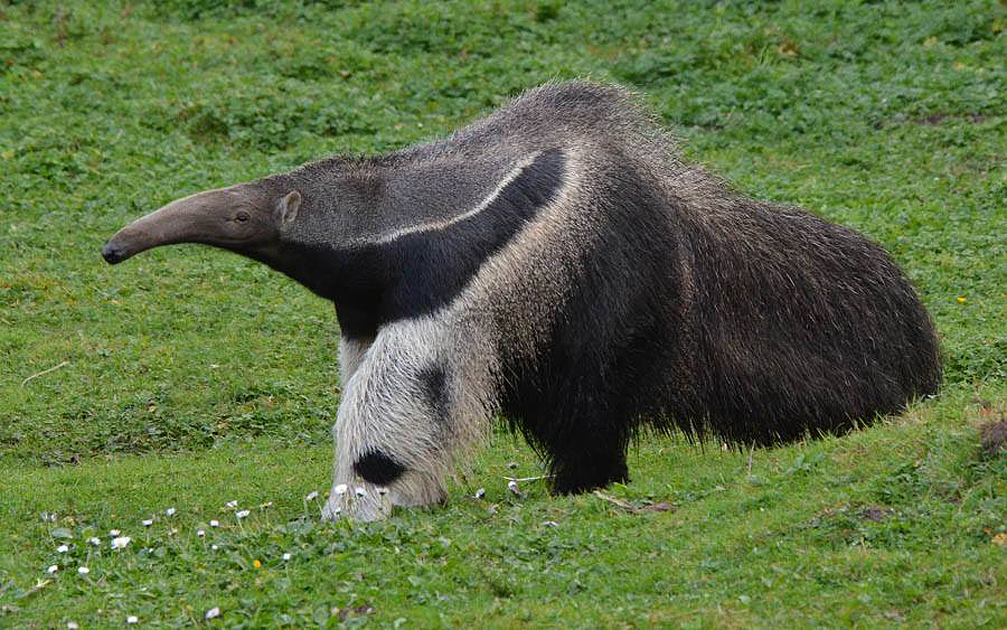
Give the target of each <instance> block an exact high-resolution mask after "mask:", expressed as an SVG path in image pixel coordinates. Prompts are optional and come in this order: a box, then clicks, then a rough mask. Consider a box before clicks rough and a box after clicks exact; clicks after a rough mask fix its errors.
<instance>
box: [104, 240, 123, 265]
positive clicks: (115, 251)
mask: <svg viewBox="0 0 1007 630" xmlns="http://www.w3.org/2000/svg"><path fill="white" fill-rule="evenodd" d="M101 257H102V258H104V259H105V262H107V263H108V264H110V265H114V264H115V263H117V262H119V261H121V260H122V250H120V249H119V248H118V247H116V246H115V245H112V244H111V243H105V246H104V247H102V248H101Z"/></svg>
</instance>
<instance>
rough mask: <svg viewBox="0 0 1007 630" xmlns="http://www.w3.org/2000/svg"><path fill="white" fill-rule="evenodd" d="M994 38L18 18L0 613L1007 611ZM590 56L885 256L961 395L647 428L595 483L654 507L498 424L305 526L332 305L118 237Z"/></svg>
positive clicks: (4, 207)
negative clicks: (765, 439) (714, 439)
mask: <svg viewBox="0 0 1007 630" xmlns="http://www.w3.org/2000/svg"><path fill="white" fill-rule="evenodd" d="M1005 29H1007V10H1005V8H1004V6H1003V4H1002V3H998V2H994V1H993V0H987V1H978V2H959V3H943V2H920V3H886V2H878V3H858V2H820V3H815V5H814V6H813V7H811V8H809V5H807V4H806V3H797V2H778V3H764V4H763V3H757V2H746V1H741V0H736V1H729V2H720V3H713V2H710V3H685V2H658V3H645V2H628V1H623V2H615V3H611V2H607V3H591V2H585V3H564V2H558V1H542V2H526V1H514V0H501V1H496V2H472V3H467V2H466V3H463V2H453V3H442V4H426V3H411V2H389V3H357V2H350V1H347V2H338V1H329V2H308V1H306V0H305V1H302V2H287V3H281V4H280V5H278V6H277V5H275V4H274V3H266V2H262V1H260V0H241V1H239V0H173V1H169V2H157V3H155V2H136V3H129V4H126V3H116V2H110V3H90V2H83V1H77V0H73V1H70V2H59V3H56V2H29V3H21V2H12V3H6V2H2V1H0V216H2V218H3V220H2V221H0V549H3V550H4V552H3V553H0V607H2V608H0V610H2V612H0V625H12V626H37V627H48V626H52V625H55V624H62V623H64V622H66V621H68V620H74V621H77V622H78V623H80V624H81V625H82V627H86V626H95V625H118V624H121V623H123V622H124V620H125V618H126V616H127V615H137V616H138V617H139V618H140V621H141V623H144V624H163V625H182V624H186V623H194V622H201V621H202V619H203V614H204V613H205V611H206V610H207V609H209V608H211V607H214V606H218V607H219V608H220V609H221V611H222V614H221V617H220V621H223V622H224V623H227V624H230V625H240V624H247V625H250V626H262V625H269V624H277V623H284V622H286V623H289V624H291V625H294V626H303V625H306V624H312V623H337V622H338V621H339V620H340V615H339V614H338V613H337V614H335V615H334V614H333V612H332V610H333V608H339V609H341V610H342V611H343V621H345V622H346V623H350V624H353V623H371V624H379V625H395V624H396V622H397V620H399V619H403V620H404V622H400V623H405V624H406V625H410V626H416V625H438V624H448V625H462V624H470V625H472V624H485V623H491V624H493V625H498V626H521V625H543V624H544V625H549V624H552V625H563V626H567V625H578V626H585V625H587V626H597V625H600V626H611V625H620V624H628V625H639V626H647V625H652V624H654V623H662V624H667V625H697V626H749V625H761V626H778V625H781V624H787V625H853V624H859V625H869V626H873V625H897V624H902V623H905V624H911V625H926V624H934V625H942V626H943V625H947V626H959V627H976V626H980V625H983V624H985V625H987V626H989V627H1001V626H1003V625H1005V624H1007V608H1005V606H1004V604H1003V602H1004V601H1005V600H1007V597H1005V595H1007V588H1005V585H1007V569H1005V567H1007V557H1005V547H1004V546H1002V545H998V544H997V543H996V542H994V541H995V540H1000V541H1002V540H1003V537H1002V536H1003V535H1004V533H1005V531H1007V525H1005V522H1007V498H1005V495H1007V481H1005V480H1007V470H1005V466H1007V463H1005V459H1007V458H1005V456H1004V455H1003V454H1001V455H999V456H994V457H985V458H984V457H982V456H981V455H980V453H979V450H978V429H977V425H978V424H979V423H981V422H983V421H987V420H990V419H996V418H1003V414H1004V407H1005V400H1007V293H1005V289H1004V287H1005V286H1007V238H1005V236H1004V234H1007V164H1005V155H1007V154H1005V152H1004V148H1003V147H1004V146H1005V144H1007V133H1005V129H1007V107H1005V106H1004V103H1005V102H1007V70H1005V68H1004V65H1003V59H1004V58H1007V46H1005V44H1004V37H1005V36H1004V30H1005ZM585 76H586V77H592V78H595V79H599V80H612V81H618V82H621V83H624V84H626V85H629V86H630V87H633V88H635V89H638V90H639V91H641V92H643V93H644V94H645V95H646V99H647V100H648V102H649V103H650V104H651V106H652V107H653V108H654V110H655V111H656V112H658V113H659V114H660V115H661V116H662V117H664V118H665V119H666V120H667V121H668V124H669V125H670V126H673V127H674V129H675V130H676V133H677V134H678V135H679V136H681V137H682V138H683V143H684V150H685V152H686V154H687V155H688V156H689V157H690V158H691V159H695V160H699V161H702V162H704V163H706V164H708V165H709V166H710V167H711V168H712V169H714V170H715V171H716V172H718V173H720V174H721V175H723V176H724V177H725V178H727V179H728V180H730V181H731V182H732V183H734V184H735V185H736V186H737V187H738V188H739V189H740V190H742V191H744V192H746V193H749V194H751V195H753V196H757V197H761V198H767V199H773V200H777V201H783V202H789V203H797V204H800V205H802V206H804V207H806V208H808V209H809V210H811V211H812V212H816V213H819V214H821V215H823V216H826V217H828V218H830V219H832V220H834V221H838V222H840V223H843V224H845V225H849V226H851V227H854V228H856V229H858V230H860V231H862V232H864V233H866V234H868V235H869V236H871V237H872V238H874V239H876V240H878V241H879V242H881V243H882V244H883V245H884V246H885V247H886V248H887V249H888V250H889V251H890V252H892V254H893V255H894V256H895V258H896V259H897V260H898V262H899V263H900V264H901V265H902V266H903V268H904V269H905V270H906V271H907V273H908V274H909V276H910V277H911V278H912V280H913V282H914V283H915V284H916V286H917V288H918V290H919V293H920V295H921V297H922V298H923V301H924V302H925V304H926V305H927V307H928V309H929V310H930V312H931V314H932V316H933V317H934V320H935V322H936V324H937V327H938V330H939V332H940V335H941V340H942V346H943V350H944V354H945V373H946V375H945V377H946V382H945V386H944V390H943V391H942V393H941V395H940V396H939V397H937V398H936V399H933V400H928V401H923V402H922V403H921V404H919V405H917V406H915V407H913V409H912V410H911V411H910V412H908V413H907V414H905V415H903V416H900V417H899V418H894V419H890V420H887V421H884V422H882V423H880V424H879V425H876V426H874V427H872V428H869V429H865V430H863V431H860V432H857V433H855V434H852V435H849V436H846V437H843V438H830V439H826V440H821V441H813V442H809V443H802V444H798V445H794V446H790V447H786V448H777V449H766V450H756V451H754V452H753V453H751V454H749V453H734V452H722V451H721V450H720V449H719V447H718V445H716V444H705V445H702V446H696V445H689V444H686V443H685V442H683V441H682V440H681V439H680V438H678V437H674V436H673V437H669V438H652V437H651V438H645V439H643V440H641V442H640V444H639V445H638V446H637V448H636V450H635V451H634V453H633V456H632V458H631V462H630V466H631V471H632V475H633V482H632V483H631V484H629V485H627V486H625V487H622V486H617V487H614V488H611V489H609V491H608V492H609V494H611V495H613V496H615V497H618V498H622V499H625V500H626V501H629V502H630V503H631V504H633V505H636V506H640V507H642V506H646V505H648V504H650V503H661V502H666V503H669V504H671V505H672V506H673V508H674V509H673V510H671V511H667V512H657V511H640V512H638V513H636V512H634V513H631V512H628V511H626V510H624V509H622V508H620V507H618V506H616V505H614V504H612V503H610V502H607V501H604V500H602V499H600V498H598V497H595V496H584V497H575V498H553V497H549V496H548V495H547V494H545V493H544V491H543V489H542V487H540V482H532V483H526V484H522V489H523V491H524V492H525V494H524V496H523V497H521V498H518V497H514V496H511V495H510V494H509V493H508V491H507V489H506V482H505V480H504V477H505V476H509V475H510V476H534V475H536V474H538V470H539V468H538V465H537V462H536V460H535V459H534V457H533V456H532V455H531V453H530V452H529V451H528V449H527V448H526V447H525V446H524V445H523V444H521V443H520V442H519V441H516V440H515V439H513V438H511V437H509V436H507V435H506V434H497V435H495V436H494V439H493V441H492V444H491V445H490V447H489V448H487V449H486V450H485V451H484V452H483V454H482V455H481V456H480V458H479V459H478V460H477V461H476V462H475V463H474V464H473V466H472V467H471V469H470V470H468V471H467V472H466V477H465V478H464V479H463V480H461V481H460V482H459V483H458V484H456V485H455V486H454V487H453V489H452V491H451V495H450V498H449V501H448V503H447V505H446V506H443V507H440V508H437V509H433V510H428V511H399V512H396V514H395V516H394V517H393V518H392V519H391V520H389V521H388V522H385V523H378V524H372V525H363V526H362V525H351V524H338V525H322V524H319V523H318V521H317V515H318V507H319V501H320V500H321V499H322V498H323V497H324V492H323V497H319V498H318V499H316V500H315V501H312V502H309V503H305V501H304V500H303V499H304V497H305V496H306V495H307V494H308V493H309V492H312V491H324V488H325V487H326V485H327V483H328V481H329V475H330V469H331V451H332V448H331V444H330V437H329V427H330V425H331V423H332V421H333V419H334V416H335V409H336V406H337V404H338V395H337V393H338V391H337V385H338V377H337V374H336V369H335V354H336V343H337V334H336V324H335V317H334V313H333V312H332V309H331V306H330V305H328V304H326V303H323V302H321V301H320V300H318V299H317V298H314V297H313V296H311V295H310V294H309V293H308V292H307V291H305V290H304V289H302V288H301V287H299V286H297V285H295V284H293V283H292V282H291V281H289V280H287V279H286V278H283V277H281V276H278V275H277V274H275V273H272V272H270V271H268V270H267V269H266V268H264V267H262V266H259V265H257V264H256V263H253V262H250V261H246V260H244V259H241V258H238V257H235V256H231V255H228V254H224V253H221V252H218V251H211V250H209V249H201V248H198V247H179V248H171V249H163V250H155V251H152V252H150V253H147V254H144V255H143V256H141V257H138V258H137V259H135V260H132V261H130V262H129V263H127V264H125V265H122V266H120V267H116V268H114V269H113V268H110V267H107V266H106V265H105V264H104V263H103V262H102V261H101V259H100V257H99V255H98V249H99V248H100V246H101V244H102V243H103V242H104V240H105V239H106V238H107V237H108V236H109V235H111V234H112V233H113V232H114V231H115V230H116V229H118V228H119V227H121V226H122V225H123V224H124V223H126V222H127V221H128V220H130V219H132V218H135V217H137V216H139V215H141V214H143V213H146V212H148V211H150V210H152V209H154V208H156V207H158V206H160V205H161V204H163V203H164V202H166V201H169V200H171V199H173V198H176V197H179V196H182V195H185V194H189V193H191V192H194V191H197V190H201V189H206V188H211V187H215V186H221V185H226V184H230V183H234V182H237V181H242V180H247V179H251V178H253V177H257V176H261V175H265V174H267V173H270V172H275V171H279V170H282V169H287V168H290V167H293V166H295V165H297V164H299V163H302V162H304V161H306V160H309V159H313V158H317V157H322V156H325V155H329V154H332V153H346V152H365V153H372V152H380V151H387V150H390V149H394V148H396V147H400V146H404V145H406V144H408V143H410V142H415V141H418V140H421V139H424V138H429V137H433V136H436V135H439V134H443V133H446V132H448V131H450V130H451V129H453V128H456V127H457V126H459V125H461V124H463V123H465V122H467V121H469V120H472V119H473V118H474V117H476V116H478V115H480V114H481V113H484V112H486V111H488V110H490V109H492V108H493V107H495V106H497V105H499V104H500V103H502V102H504V101H505V100H506V99H508V98H510V97H512V96H514V95H515V94H517V93H518V92H520V91H521V90H522V89H524V88H527V87H530V86H533V85H536V84H538V83H541V82H543V81H546V80H549V79H553V78H571V77H585ZM57 366H59V367H57ZM54 367H55V368H56V369H53V370H52V371H49V372H45V373H43V372H44V371H45V370H49V369H50V368H54ZM36 375H37V376H36ZM33 376H34V378H31V377H33ZM983 401H988V402H989V403H990V404H989V405H988V408H987V407H985V406H983ZM508 462H517V463H518V467H517V468H515V469H511V468H508V466H507V464H508ZM479 487H485V488H486V496H485V498H484V499H482V500H475V499H471V498H470V497H471V496H472V494H473V493H474V492H475V490H476V489H477V488H479ZM231 500H237V501H238V502H239V509H240V508H249V509H251V515H250V516H249V517H248V518H247V519H243V520H241V521H238V520H237V519H236V518H235V516H234V510H232V509H228V508H225V507H224V506H225V503H226V502H228V501H231ZM267 501H271V502H272V505H271V506H269V507H267V508H265V509H259V508H258V507H257V506H259V505H261V504H263V503H265V502H267ZM168 507H175V508H176V509H177V511H178V512H177V514H176V515H175V516H174V517H167V516H166V515H165V513H164V511H165V510H166V509H167V508H168ZM43 512H45V513H47V514H50V513H56V514H57V515H58V520H57V522H55V523H53V522H51V521H43V520H42V518H41V516H40V515H41V514H42V513H43ZM151 515H156V518H155V522H154V524H153V525H152V526H151V527H149V528H145V527H143V526H142V525H141V520H142V519H145V518H150V517H151ZM210 519H218V520H220V522H221V526H220V527H218V528H210V527H208V526H206V525H205V524H206V523H208V522H209V520H210ZM547 521H552V522H555V523H556V524H557V526H556V527H551V526H548V525H543V523H544V522H547ZM200 528H202V529H204V530H206V531H207V535H206V536H204V537H198V536H196V533H195V532H196V530H197V529H200ZM110 529H120V530H122V531H123V533H124V535H128V536H130V537H132V538H133V541H132V542H131V543H130V544H129V546H127V548H126V549H124V550H122V551H118V552H113V551H112V550H110V549H109V547H108V541H109V538H108V536H107V535H106V534H107V532H108V531H109V530H110ZM173 529H177V532H175V533H172V530H173ZM66 535H69V536H71V537H70V538H64V537H63V536H66ZM998 535H1000V536H1001V538H997V536H998ZM91 536H98V537H100V538H102V545H101V546H100V547H93V546H89V545H88V543H87V538H89V537H91ZM61 543H67V544H69V545H70V547H71V548H70V550H69V551H68V552H67V554H60V553H58V552H57V551H56V549H57V546H58V545H59V544H61ZM212 544H216V545H217V546H218V549H217V550H213V549H211V547H210V545H212ZM283 553H290V554H292V555H291V559H290V560H289V561H283V560H282V554H283ZM255 560H258V561H259V562H260V563H261V567H259V568H256V567H255V566H254V564H253V563H254V561H255ZM51 564H58V565H60V567H61V568H60V570H59V571H58V572H57V573H56V574H54V575H49V574H48V573H46V572H45V569H46V567H48V566H49V565H51ZM81 564H84V565H86V566H88V567H89V568H90V570H91V572H90V573H88V574H87V575H86V576H82V575H78V574H77V573H76V567H77V566H78V565H81ZM366 607H370V608H373V611H372V612H364V610H365V608H366ZM347 609H349V610H350V612H346V610H347ZM353 609H356V612H353Z"/></svg>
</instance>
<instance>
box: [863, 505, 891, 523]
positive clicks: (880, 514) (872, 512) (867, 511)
mask: <svg viewBox="0 0 1007 630" xmlns="http://www.w3.org/2000/svg"><path fill="white" fill-rule="evenodd" d="M889 512H890V510H886V509H884V508H880V507H877V506H874V505H871V506H868V507H866V508H864V509H863V511H862V512H860V518H861V519H863V520H865V521H874V522H880V521H883V520H885V519H886V518H888V514H889Z"/></svg>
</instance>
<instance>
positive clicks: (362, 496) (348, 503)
mask: <svg viewBox="0 0 1007 630" xmlns="http://www.w3.org/2000/svg"><path fill="white" fill-rule="evenodd" d="M391 513H392V500H391V496H390V494H389V491H388V488H385V487H381V486H375V485H374V484H370V483H367V482H364V481H359V482H357V483H348V484H347V483H339V484H336V485H335V486H333V488H332V492H331V493H330V494H329V500H328V501H326V503H325V507H323V508H322V520H326V521H335V520H338V519H341V518H349V519H352V520H355V521H362V522H368V521H378V520H381V519H383V518H388V516H389V515H391Z"/></svg>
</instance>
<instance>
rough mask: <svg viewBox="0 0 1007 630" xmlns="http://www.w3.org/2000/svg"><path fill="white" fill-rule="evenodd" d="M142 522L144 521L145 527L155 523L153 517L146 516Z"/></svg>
mask: <svg viewBox="0 0 1007 630" xmlns="http://www.w3.org/2000/svg"><path fill="white" fill-rule="evenodd" d="M140 522H141V523H143V526H144V527H150V526H151V525H153V524H154V519H152V518H145V519H143V520H142V521H140Z"/></svg>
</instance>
